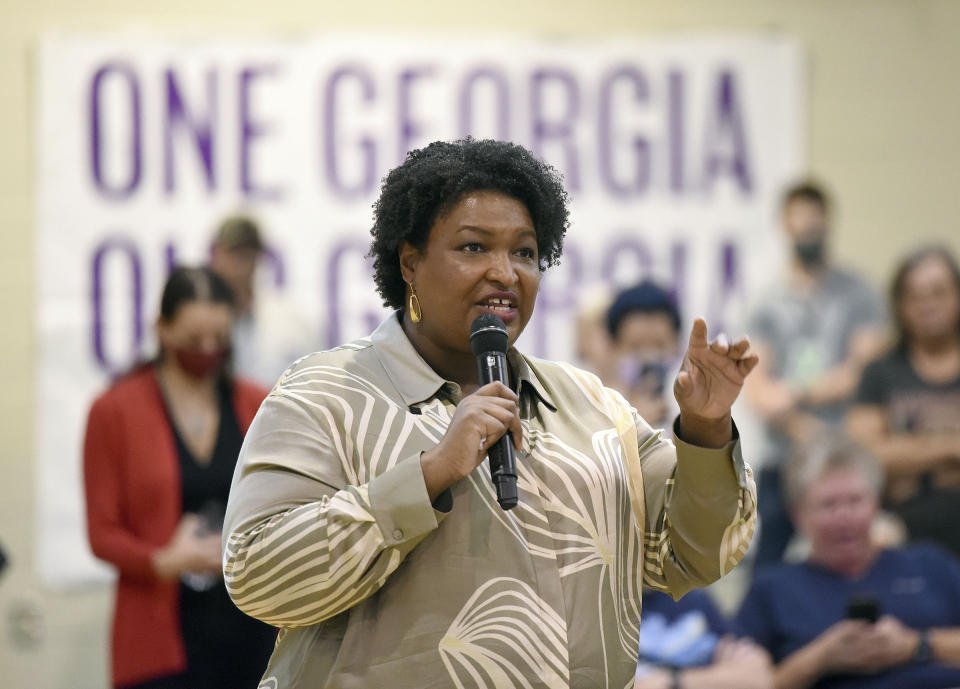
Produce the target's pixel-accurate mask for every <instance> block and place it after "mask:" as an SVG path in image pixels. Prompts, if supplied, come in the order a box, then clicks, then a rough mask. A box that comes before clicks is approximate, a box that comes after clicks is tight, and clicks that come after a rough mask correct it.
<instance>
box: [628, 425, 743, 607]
mask: <svg viewBox="0 0 960 689" xmlns="http://www.w3.org/2000/svg"><path fill="white" fill-rule="evenodd" d="M634 421H635V423H636V424H637V429H638V434H639V440H640V443H639V460H640V469H641V477H642V483H643V494H644V503H645V510H644V514H645V518H646V524H645V532H644V538H643V550H644V557H643V568H644V572H643V576H644V582H645V583H646V584H647V585H649V586H651V587H653V588H655V589H658V590H661V591H665V592H667V593H669V594H671V595H672V596H673V597H674V598H680V597H681V596H682V595H683V594H684V593H686V592H687V591H689V590H691V589H692V588H696V587H700V586H706V585H707V584H710V583H713V582H714V581H716V580H717V579H719V578H720V577H721V576H723V575H724V574H726V573H727V572H729V571H730V570H732V569H733V568H734V566H735V565H736V564H737V563H738V562H740V560H741V559H742V558H743V556H744V555H745V554H746V552H747V548H748V547H749V545H750V539H751V538H752V537H753V531H754V527H755V525H756V519H757V514H756V501H757V489H756V485H755V483H754V479H753V473H752V471H751V470H750V468H749V467H748V466H747V465H746V464H745V463H744V461H743V456H742V455H741V452H740V440H739V433H738V432H737V430H736V426H734V439H733V440H732V441H731V442H730V443H728V444H727V445H726V446H725V447H723V448H720V449H707V448H702V447H696V446H694V445H690V444H688V443H685V442H684V441H683V440H682V439H680V438H679V437H678V436H677V434H676V424H675V426H674V435H675V436H677V437H676V439H675V440H674V441H670V440H665V439H664V438H663V437H662V435H661V434H660V433H659V432H654V431H653V429H651V428H650V426H648V425H647V424H646V422H644V421H643V419H641V418H640V417H639V415H637V414H636V413H635V412H634Z"/></svg>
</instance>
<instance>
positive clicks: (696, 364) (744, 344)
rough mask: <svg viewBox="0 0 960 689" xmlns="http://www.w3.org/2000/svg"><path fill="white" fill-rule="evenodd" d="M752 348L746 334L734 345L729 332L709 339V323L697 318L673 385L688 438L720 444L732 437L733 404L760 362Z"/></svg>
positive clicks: (683, 429)
mask: <svg viewBox="0 0 960 689" xmlns="http://www.w3.org/2000/svg"><path fill="white" fill-rule="evenodd" d="M749 350H750V341H749V340H747V338H745V337H744V338H741V339H739V340H737V341H736V342H734V343H733V344H730V342H729V341H728V340H727V337H726V336H725V335H720V336H719V337H718V338H717V339H715V340H714V341H713V342H709V341H708V340H707V324H706V322H705V321H704V320H703V319H702V318H698V319H697V320H695V321H694V323H693V328H692V329H691V331H690V343H689V344H688V345H687V353H686V354H685V355H684V357H683V365H682V366H681V367H680V373H678V374H677V380H676V382H675V383H674V385H673V394H674V396H675V397H676V398H677V404H679V405H680V434H681V437H682V438H683V439H684V440H686V441H687V442H692V443H694V444H697V445H704V446H706V447H719V446H722V445H723V444H724V443H726V442H727V441H728V440H729V439H730V435H731V425H730V407H732V406H733V403H734V401H735V400H736V399H737V395H739V394H740V388H742V387H743V381H744V380H745V379H746V377H747V375H748V374H749V373H750V371H752V370H753V368H754V367H755V366H756V365H757V362H758V361H759V359H758V358H757V355H756V354H754V353H752V352H750V351H749Z"/></svg>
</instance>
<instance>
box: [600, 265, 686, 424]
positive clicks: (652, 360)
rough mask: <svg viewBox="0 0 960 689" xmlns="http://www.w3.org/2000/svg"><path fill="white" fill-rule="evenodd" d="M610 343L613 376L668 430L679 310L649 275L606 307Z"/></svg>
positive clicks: (673, 410) (613, 384)
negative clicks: (670, 384) (670, 382)
mask: <svg viewBox="0 0 960 689" xmlns="http://www.w3.org/2000/svg"><path fill="white" fill-rule="evenodd" d="M607 332H608V333H609V334H610V338H611V341H612V343H613V347H612V352H613V359H614V360H613V365H612V366H610V367H609V369H610V375H611V376H612V379H611V380H608V381H606V382H608V383H609V385H610V386H611V387H612V388H614V389H616V390H618V391H619V392H620V393H621V394H623V396H624V397H626V398H627V401H628V402H629V403H630V404H631V405H632V406H633V408H634V409H636V410H637V412H638V413H639V414H640V415H641V416H642V417H643V418H644V419H646V420H647V422H648V423H649V424H650V425H651V426H653V427H654V428H662V429H664V431H665V432H666V433H667V434H669V429H670V421H671V420H672V419H673V418H674V417H675V416H676V413H677V408H676V401H675V400H674V399H673V394H672V391H671V390H669V389H668V387H669V386H668V385H667V383H668V381H672V380H673V378H674V377H675V376H676V373H677V370H678V369H679V367H680V357H681V355H682V354H683V352H682V350H681V344H682V341H681V332H680V312H679V310H678V309H677V305H676V303H675V302H674V299H673V297H672V296H671V295H670V293H669V292H668V291H667V290H665V289H664V288H663V287H661V286H660V285H657V284H656V283H654V282H651V281H650V280H644V281H643V282H641V283H640V284H638V285H635V286H634V287H630V288H629V289H625V290H623V291H622V292H620V293H619V294H617V296H616V297H614V299H613V303H612V304H611V305H610V308H609V309H608V310H607Z"/></svg>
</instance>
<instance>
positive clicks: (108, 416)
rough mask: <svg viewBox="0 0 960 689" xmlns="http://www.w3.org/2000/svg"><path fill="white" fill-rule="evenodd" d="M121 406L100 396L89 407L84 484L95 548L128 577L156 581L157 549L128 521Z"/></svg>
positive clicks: (88, 525)
mask: <svg viewBox="0 0 960 689" xmlns="http://www.w3.org/2000/svg"><path fill="white" fill-rule="evenodd" d="M121 424H122V421H121V418H120V414H119V413H118V408H117V405H116V403H114V402H113V401H112V400H110V399H108V398H106V397H101V398H100V399H98V400H97V401H96V402H94V404H93V406H92V407H91V408H90V413H89V414H88V416H87V428H86V433H85V436H84V440H83V483H84V492H85V497H86V511H87V537H88V538H89V540H90V549H91V550H92V551H93V554H94V555H96V556H97V557H98V558H100V559H101V560H104V561H106V562H109V563H110V564H112V565H113V566H114V567H116V568H117V569H118V570H119V571H120V572H121V573H123V574H124V575H126V576H128V577H135V578H140V579H145V580H155V579H157V575H156V573H155V572H154V570H153V566H152V563H151V557H152V555H153V553H154V551H155V550H156V549H157V547H158V546H157V545H155V544H153V543H150V542H148V541H145V540H144V539H143V538H140V537H138V536H137V535H136V534H135V533H134V532H133V531H132V530H131V529H130V527H129V526H127V520H126V518H125V517H124V513H123V505H124V503H125V501H126V500H128V499H129V497H128V496H126V495H124V494H123V492H124V488H123V485H122V483H121V480H122V478H123V476H124V474H125V473H126V472H128V471H129V468H128V467H126V466H125V454H124V449H123V439H122V433H121V432H120V428H121Z"/></svg>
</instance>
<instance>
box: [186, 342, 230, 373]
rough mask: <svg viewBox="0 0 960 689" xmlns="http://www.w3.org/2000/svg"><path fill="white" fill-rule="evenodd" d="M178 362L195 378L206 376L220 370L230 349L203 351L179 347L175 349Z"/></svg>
mask: <svg viewBox="0 0 960 689" xmlns="http://www.w3.org/2000/svg"><path fill="white" fill-rule="evenodd" d="M173 354H174V356H176V358H177V363H178V364H179V365H180V368H182V369H183V370H184V371H186V372H187V373H188V374H189V375H191V376H193V377H194V378H206V377H207V376H209V375H210V374H211V373H214V372H216V371H218V370H219V369H220V368H221V367H222V366H223V362H224V361H226V359H227V355H228V351H227V350H226V349H217V350H214V351H212V352H202V351H200V350H198V349H190V348H187V347H177V348H176V349H174V350H173Z"/></svg>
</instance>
